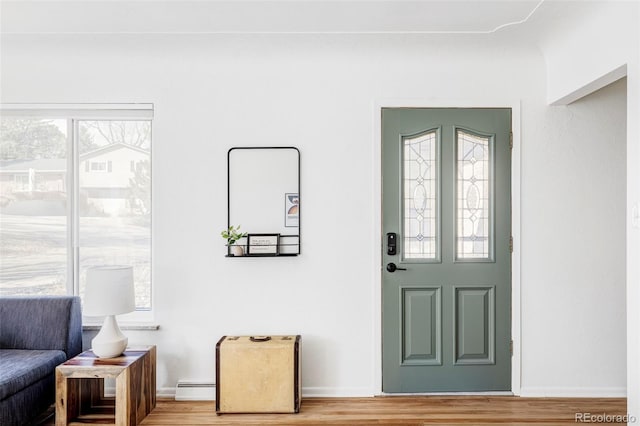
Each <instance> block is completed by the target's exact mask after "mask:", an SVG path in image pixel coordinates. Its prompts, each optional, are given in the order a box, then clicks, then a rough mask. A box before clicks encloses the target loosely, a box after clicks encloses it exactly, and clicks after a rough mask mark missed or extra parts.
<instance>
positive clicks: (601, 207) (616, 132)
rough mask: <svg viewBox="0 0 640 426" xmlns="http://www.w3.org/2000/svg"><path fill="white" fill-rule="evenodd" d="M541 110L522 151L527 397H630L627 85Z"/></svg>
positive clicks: (524, 390)
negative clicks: (627, 317)
mask: <svg viewBox="0 0 640 426" xmlns="http://www.w3.org/2000/svg"><path fill="white" fill-rule="evenodd" d="M536 109H537V107H536ZM539 113H540V117H539V121H538V122H539V123H540V125H539V126H536V127H535V128H533V129H530V137H529V138H528V139H527V140H525V141H524V142H523V149H522V156H523V166H522V174H523V176H524V177H523V185H522V194H523V197H522V200H523V201H522V212H523V213H522V215H523V218H522V220H523V232H522V241H523V248H522V281H523V283H522V302H523V303H522V318H523V319H522V335H523V348H522V354H523V359H522V365H523V368H522V383H523V385H522V394H523V395H527V396H551V395H565V396H569V395H579V396H594V395H603V394H605V395H607V394H608V395H622V396H624V395H625V382H626V376H625V375H626V369H625V368H624V366H625V364H626V351H625V348H626V344H625V341H626V327H625V322H626V309H625V282H626V281H625V267H626V261H625V252H626V250H625V232H626V230H625V199H626V184H625V182H626V80H624V79H623V80H620V81H618V82H616V83H614V84H612V85H611V86H608V87H605V88H604V89H601V90H600V91H598V92H596V93H594V94H592V95H589V96H588V97H586V98H583V99H581V100H579V101H577V102H575V103H573V104H571V105H569V106H566V107H542V108H540V109H539ZM551 330H554V331H551ZM556 331H557V332H556ZM531 345H538V346H537V347H531ZM585 358H586V359H589V364H587V363H584V362H583V360H584V359H585Z"/></svg>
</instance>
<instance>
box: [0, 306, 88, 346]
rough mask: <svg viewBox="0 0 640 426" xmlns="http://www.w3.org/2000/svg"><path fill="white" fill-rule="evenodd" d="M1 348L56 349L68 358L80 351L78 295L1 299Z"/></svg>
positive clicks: (80, 329) (80, 327) (80, 318)
mask: <svg viewBox="0 0 640 426" xmlns="http://www.w3.org/2000/svg"><path fill="white" fill-rule="evenodd" d="M0 349H37V350H49V349H56V350H61V351H65V352H66V353H67V357H68V358H73V357H74V356H76V355H78V354H79V353H80V352H82V313H81V310H80V298H79V297H78V296H32V297H27V296H17V297H16V296H12V297H5V296H3V297H1V298H0Z"/></svg>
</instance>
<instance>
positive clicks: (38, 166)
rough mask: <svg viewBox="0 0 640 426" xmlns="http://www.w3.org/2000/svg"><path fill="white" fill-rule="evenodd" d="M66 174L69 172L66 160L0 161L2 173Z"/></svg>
mask: <svg viewBox="0 0 640 426" xmlns="http://www.w3.org/2000/svg"><path fill="white" fill-rule="evenodd" d="M29 169H34V170H37V171H39V172H64V171H65V170H67V160H66V159H65V158H41V159H38V160H0V172H13V173H16V172H28V171H29Z"/></svg>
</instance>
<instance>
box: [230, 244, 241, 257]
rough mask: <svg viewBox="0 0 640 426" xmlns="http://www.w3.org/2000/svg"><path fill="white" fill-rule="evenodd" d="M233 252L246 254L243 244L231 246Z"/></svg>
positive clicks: (237, 254)
mask: <svg viewBox="0 0 640 426" xmlns="http://www.w3.org/2000/svg"><path fill="white" fill-rule="evenodd" d="M231 254H232V255H234V256H244V249H243V248H242V246H236V245H233V246H231Z"/></svg>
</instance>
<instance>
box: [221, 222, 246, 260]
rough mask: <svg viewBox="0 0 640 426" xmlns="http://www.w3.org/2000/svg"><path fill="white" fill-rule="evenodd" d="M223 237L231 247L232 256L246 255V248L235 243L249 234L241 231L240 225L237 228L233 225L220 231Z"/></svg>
mask: <svg viewBox="0 0 640 426" xmlns="http://www.w3.org/2000/svg"><path fill="white" fill-rule="evenodd" d="M220 235H222V238H224V239H225V240H227V246H228V247H229V251H230V253H229V255H230V256H244V249H243V248H242V246H237V245H235V243H236V242H237V241H238V240H239V239H240V238H244V237H246V236H247V233H246V232H240V225H238V227H237V228H236V227H235V226H233V225H231V226H230V227H229V229H225V230H224V231H222V232H221V233H220Z"/></svg>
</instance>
